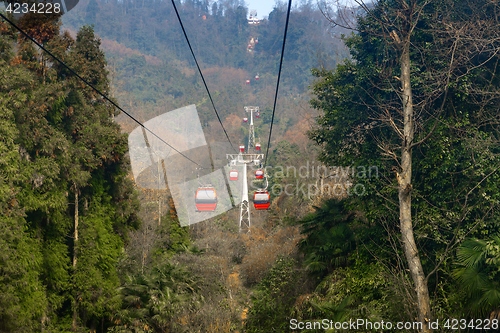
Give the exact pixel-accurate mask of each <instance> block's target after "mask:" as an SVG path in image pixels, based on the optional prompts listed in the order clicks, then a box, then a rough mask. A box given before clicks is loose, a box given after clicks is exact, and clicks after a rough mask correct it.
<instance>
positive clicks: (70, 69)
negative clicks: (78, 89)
mask: <svg viewBox="0 0 500 333" xmlns="http://www.w3.org/2000/svg"><path fill="white" fill-rule="evenodd" d="M0 17H2V19H4V20H5V21H6V22H8V23H9V24H10V25H11V26H13V27H14V28H15V29H17V30H18V31H19V32H20V33H21V34H23V35H24V36H25V37H26V38H28V39H29V40H31V41H32V42H33V43H34V44H36V45H37V46H38V47H39V48H40V49H42V50H43V51H44V52H45V53H47V54H48V55H50V56H51V57H52V58H53V59H54V60H56V61H57V62H58V63H60V64H61V65H63V66H64V67H65V68H66V69H67V70H69V71H70V72H71V73H72V74H73V75H75V76H76V77H77V78H78V79H80V80H81V81H82V82H83V83H85V84H86V85H87V86H89V87H90V88H92V89H93V90H94V91H95V92H96V93H98V94H99V95H100V96H102V97H103V98H104V99H105V100H106V101H108V102H109V103H111V104H112V105H113V106H114V107H115V108H117V109H118V110H120V111H121V112H123V113H124V114H125V115H127V116H128V117H129V118H130V119H132V120H133V121H134V122H136V123H137V124H138V125H139V126H141V127H142V128H144V129H145V130H146V131H147V132H149V133H151V135H153V136H154V137H156V138H157V139H158V140H160V141H161V142H163V143H164V144H166V145H167V146H168V147H170V148H171V149H173V150H174V151H175V152H177V153H178V154H180V155H181V156H183V157H184V158H186V159H188V160H189V161H191V162H193V163H194V164H196V165H197V166H199V167H201V168H203V167H202V166H201V165H200V164H198V163H197V162H195V161H193V160H192V159H191V158H189V157H188V156H186V155H184V154H183V153H182V152H180V151H179V150H177V149H176V148H175V147H174V146H172V145H171V144H169V143H168V142H166V141H165V140H163V139H162V138H160V137H159V136H158V135H157V134H156V133H154V132H153V131H152V130H150V129H149V128H147V127H146V126H144V124H143V123H141V122H140V121H139V120H137V119H136V118H135V117H134V116H132V115H131V114H130V113H128V112H127V111H125V110H124V109H122V108H121V107H120V106H119V105H118V104H116V103H115V102H114V101H112V100H111V99H110V98H109V97H108V96H106V95H105V94H104V93H102V92H101V91H100V90H99V89H97V88H96V87H94V86H93V85H92V84H91V83H90V82H88V81H87V80H85V79H84V78H83V77H81V76H80V75H79V74H78V73H77V72H75V71H74V70H73V69H72V68H71V67H69V66H68V65H66V64H65V63H64V62H63V61H62V60H60V59H59V58H58V57H56V56H55V55H54V54H53V53H52V52H50V51H49V50H47V49H46V48H45V47H44V46H43V45H41V44H40V43H38V42H37V41H36V40H35V39H34V38H32V37H31V36H30V35H28V34H27V33H26V32H25V31H24V30H22V29H21V28H19V27H18V26H17V25H16V24H15V23H14V22H12V21H11V20H9V19H8V18H6V17H5V16H4V15H3V14H2V13H0Z"/></svg>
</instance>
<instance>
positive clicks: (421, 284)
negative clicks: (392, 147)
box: [397, 36, 431, 332]
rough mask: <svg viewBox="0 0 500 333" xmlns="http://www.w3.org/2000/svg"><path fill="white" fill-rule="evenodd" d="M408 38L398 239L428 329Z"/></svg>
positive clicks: (403, 62)
mask: <svg viewBox="0 0 500 333" xmlns="http://www.w3.org/2000/svg"><path fill="white" fill-rule="evenodd" d="M410 64H411V62H410V38H409V36H408V37H407V40H406V41H404V42H403V45H402V54H401V88H402V102H403V125H404V129H403V134H404V138H403V142H402V147H401V148H402V151H401V172H400V173H399V174H398V175H397V179H398V188H399V222H400V228H401V240H402V243H403V249H404V253H405V256H406V260H407V261H408V267H409V269H410V274H411V277H412V280H413V283H414V285H415V291H416V294H417V307H418V313H419V320H420V322H421V323H422V324H423V328H422V332H431V329H429V327H428V323H429V321H430V320H431V308H430V298H429V290H428V288H427V280H426V278H425V275H424V270H423V268H422V262H421V261H420V257H419V254H418V250H417V244H416V243H415V237H414V234H413V224H412V212H411V189H412V185H411V177H412V146H411V145H412V143H413V139H414V111H413V97H412V96H413V93H412V88H411V81H410V78H411V76H410Z"/></svg>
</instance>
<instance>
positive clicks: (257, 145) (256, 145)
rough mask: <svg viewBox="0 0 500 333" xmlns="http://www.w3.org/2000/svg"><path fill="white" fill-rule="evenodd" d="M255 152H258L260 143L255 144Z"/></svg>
mask: <svg viewBox="0 0 500 333" xmlns="http://www.w3.org/2000/svg"><path fill="white" fill-rule="evenodd" d="M255 150H257V151H260V143H256V144H255Z"/></svg>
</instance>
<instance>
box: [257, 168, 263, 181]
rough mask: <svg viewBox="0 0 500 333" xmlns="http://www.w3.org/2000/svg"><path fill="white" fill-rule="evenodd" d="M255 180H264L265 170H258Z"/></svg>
mask: <svg viewBox="0 0 500 333" xmlns="http://www.w3.org/2000/svg"><path fill="white" fill-rule="evenodd" d="M255 179H264V170H262V169H258V170H256V171H255Z"/></svg>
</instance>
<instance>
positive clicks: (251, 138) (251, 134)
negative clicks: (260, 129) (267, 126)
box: [245, 106, 259, 151]
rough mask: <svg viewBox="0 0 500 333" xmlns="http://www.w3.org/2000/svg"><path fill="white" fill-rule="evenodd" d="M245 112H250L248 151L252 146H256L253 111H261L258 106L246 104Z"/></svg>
mask: <svg viewBox="0 0 500 333" xmlns="http://www.w3.org/2000/svg"><path fill="white" fill-rule="evenodd" d="M245 112H249V113H250V126H249V129H248V148H247V149H248V151H250V148H255V129H254V126H253V113H254V112H259V107H258V106H245Z"/></svg>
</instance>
